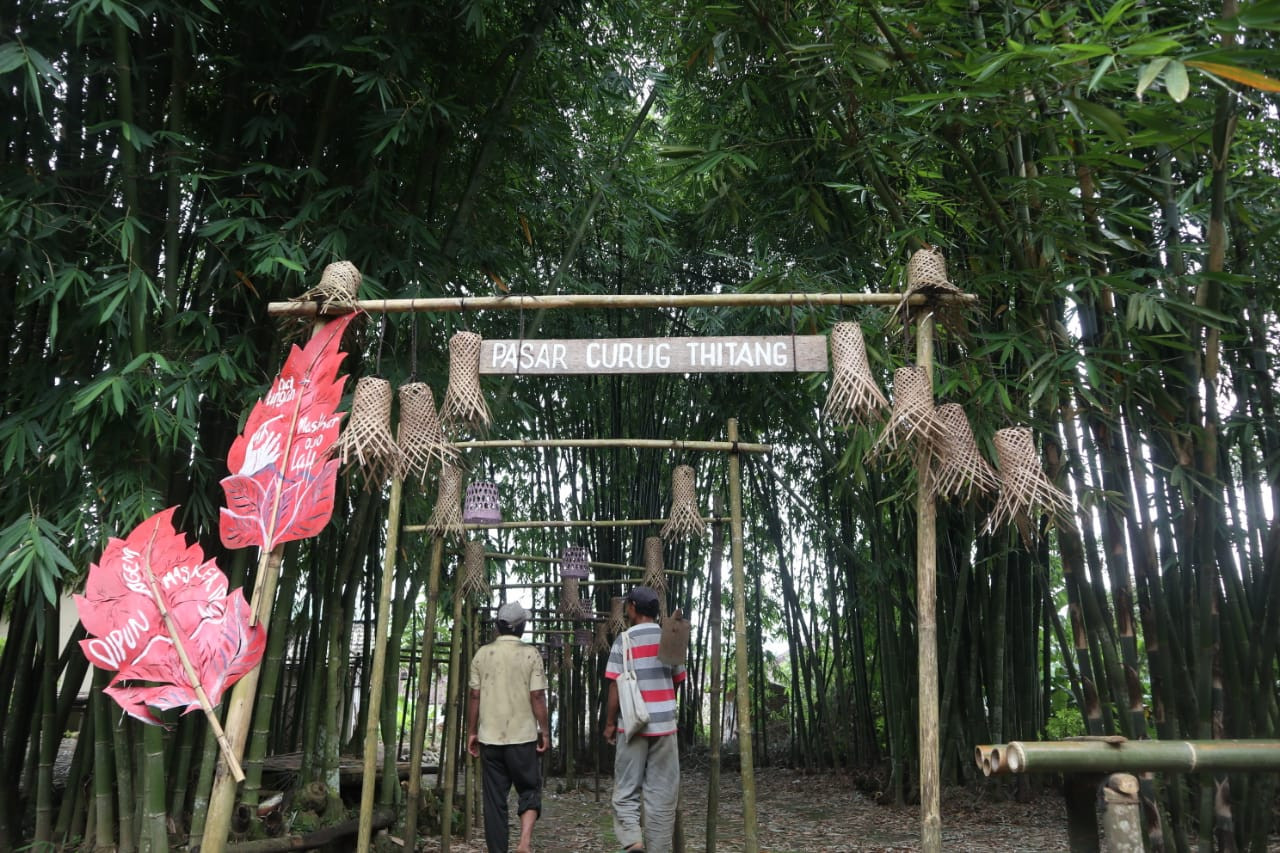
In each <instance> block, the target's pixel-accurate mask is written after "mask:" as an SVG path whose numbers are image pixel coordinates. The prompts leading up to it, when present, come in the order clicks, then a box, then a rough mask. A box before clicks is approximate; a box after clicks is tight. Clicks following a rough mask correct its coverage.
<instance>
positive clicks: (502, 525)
mask: <svg viewBox="0 0 1280 853" xmlns="http://www.w3.org/2000/svg"><path fill="white" fill-rule="evenodd" d="M710 520H711V521H724V520H725V519H722V518H716V519H710ZM667 521H668V519H665V518H621V519H615V520H611V521H597V520H595V519H590V518H577V519H570V520H567V521H495V522H494V523H493V524H463V525H462V529H463V530H518V529H524V528H539V527H547V528H552V527H650V526H652V527H661V526H662V525H664V524H666V523H667ZM426 529H427V525H425V524H406V525H405V526H404V527H402V528H400V530H401V532H402V533H421V532H422V531H424V530H426Z"/></svg>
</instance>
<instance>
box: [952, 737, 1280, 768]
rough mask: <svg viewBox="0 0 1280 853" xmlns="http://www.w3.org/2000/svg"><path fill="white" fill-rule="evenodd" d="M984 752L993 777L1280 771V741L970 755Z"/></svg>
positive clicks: (1065, 747)
mask: <svg viewBox="0 0 1280 853" xmlns="http://www.w3.org/2000/svg"><path fill="white" fill-rule="evenodd" d="M986 750H991V751H993V752H992V757H991V761H990V764H991V768H992V769H991V772H992V774H995V775H1001V774H1005V773H1140V772H1146V771H1150V772H1162V771H1163V772H1168V773H1199V772H1206V771H1211V772H1212V771H1229V770H1230V771H1240V772H1253V773H1274V772H1276V771H1277V770H1280V740H1244V739H1241V740H1225V739H1224V740H1124V739H1123V738H1082V739H1079V740H1068V741H1048V742H1038V741H1016V740H1015V741H1009V742H1008V743H1006V744H993V745H983V746H979V747H977V749H976V750H975V756H976V757H977V759H978V760H979V762H980V763H981V761H982V756H983V755H984V751H986ZM997 752H999V753H1003V755H1002V756H1001V758H1000V760H999V763H998V766H997V762H996V758H995V753H997ZM984 772H985V770H984Z"/></svg>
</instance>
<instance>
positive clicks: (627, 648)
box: [618, 631, 649, 739]
mask: <svg viewBox="0 0 1280 853" xmlns="http://www.w3.org/2000/svg"><path fill="white" fill-rule="evenodd" d="M618 708H619V710H621V712H622V725H623V731H625V732H626V733H627V738H628V739H630V738H633V737H635V736H636V735H638V734H639V733H640V732H642V731H644V729H645V726H647V725H649V706H648V705H646V704H645V703H644V697H643V696H642V695H640V682H639V681H638V680H637V679H636V663H635V661H634V660H633V659H632V656H631V637H630V634H629V632H627V631H623V632H622V673H621V674H620V675H619V676H618Z"/></svg>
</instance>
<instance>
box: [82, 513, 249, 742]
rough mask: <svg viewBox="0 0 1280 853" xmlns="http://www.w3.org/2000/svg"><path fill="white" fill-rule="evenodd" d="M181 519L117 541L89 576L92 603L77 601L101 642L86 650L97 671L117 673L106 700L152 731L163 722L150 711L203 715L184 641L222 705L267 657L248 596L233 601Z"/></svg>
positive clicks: (212, 697)
mask: <svg viewBox="0 0 1280 853" xmlns="http://www.w3.org/2000/svg"><path fill="white" fill-rule="evenodd" d="M176 509H177V508H176V507H170V508H169V509H166V510H164V511H163V512H159V513H156V514H155V515H153V516H151V518H149V519H147V520H146V521H144V522H143V523H142V524H140V525H138V526H137V527H136V528H135V529H134V531H133V532H132V533H130V534H129V536H128V538H126V539H111V540H110V541H109V542H108V543H107V548H106V550H105V551H103V553H102V559H101V560H100V561H99V562H98V563H96V564H93V565H91V566H89V578H88V580H87V582H86V583H85V594H84V595H77V596H76V597H75V600H76V607H77V609H78V610H79V612H80V621H81V622H83V623H84V626H85V629H86V630H87V631H88V633H89V634H91V635H92V636H91V637H90V638H89V639H87V640H81V641H80V648H81V649H83V650H84V653H85V656H86V657H87V658H88V659H89V661H90V662H91V663H93V664H94V665H95V666H98V667H100V668H102V669H106V670H112V671H115V673H116V674H115V676H114V677H113V678H112V679H111V682H110V685H109V686H108V687H107V688H105V690H104V692H105V693H107V694H108V695H110V696H112V697H113V698H115V700H116V701H117V702H119V703H120V706H121V707H122V708H124V710H125V711H126V712H127V713H129V714H130V715H132V716H134V717H137V718H138V719H140V720H142V721H143V722H148V723H158V722H159V720H157V719H156V717H155V716H154V715H153V714H152V713H151V712H150V711H149V710H148V706H150V707H152V708H160V709H168V708H185V709H186V710H187V711H194V710H195V709H196V708H199V707H200V701H199V698H198V697H197V694H196V684H195V682H193V680H192V679H191V678H190V677H189V676H188V673H187V671H186V668H185V667H184V666H183V663H182V659H181V657H180V656H179V654H178V649H177V647H176V646H175V644H174V643H175V639H176V640H177V641H178V642H181V643H182V648H183V650H185V652H186V655H187V658H188V659H189V660H190V662H191V665H192V668H193V670H194V672H195V678H196V681H198V682H199V686H200V687H202V688H203V689H204V692H205V694H206V695H207V696H208V699H209V702H210V703H211V704H213V705H216V704H218V702H219V701H220V700H221V698H222V694H223V692H225V691H226V689H227V688H228V687H230V686H231V685H232V684H234V683H235V682H236V681H237V680H238V679H239V678H240V677H241V676H242V675H244V674H245V673H246V672H248V671H249V670H250V669H252V668H253V667H255V666H257V664H258V661H260V660H261V659H262V654H263V652H264V651H265V649H266V641H267V635H266V631H265V630H264V628H263V627H262V626H261V625H258V626H254V627H250V625H249V605H248V604H247V603H246V602H245V600H244V594H243V593H242V592H241V591H240V590H238V589H237V590H236V591H235V592H233V593H228V592H227V578H226V576H225V575H223V574H222V572H221V571H220V570H219V569H218V566H217V564H216V563H215V562H214V561H213V560H208V561H206V560H205V559H204V554H203V553H202V552H201V550H200V546H198V545H194V544H193V545H188V544H187V541H186V537H185V536H183V535H182V534H180V533H178V532H177V531H176V530H174V528H173V513H174V511H175V510H176ZM162 604H163V608H164V611H166V612H168V614H169V618H170V621H171V623H172V627H173V630H174V631H175V632H176V638H175V636H173V635H171V634H170V631H169V627H168V626H167V625H166V624H165V620H164V617H163V615H162V610H161V605H162Z"/></svg>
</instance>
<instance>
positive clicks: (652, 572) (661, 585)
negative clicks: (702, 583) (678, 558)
mask: <svg viewBox="0 0 1280 853" xmlns="http://www.w3.org/2000/svg"><path fill="white" fill-rule="evenodd" d="M663 544H664V543H663V541H662V537H661V536H646V537H645V540H644V578H643V580H641V581H640V582H641V583H642V584H644V585H645V586H647V587H649V588H651V589H652V590H653V591H654V592H656V593H658V603H659V606H660V607H661V610H662V614H663V615H666V612H667V595H666V593H667V572H666V568H665V566H663V562H662V546H663Z"/></svg>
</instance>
